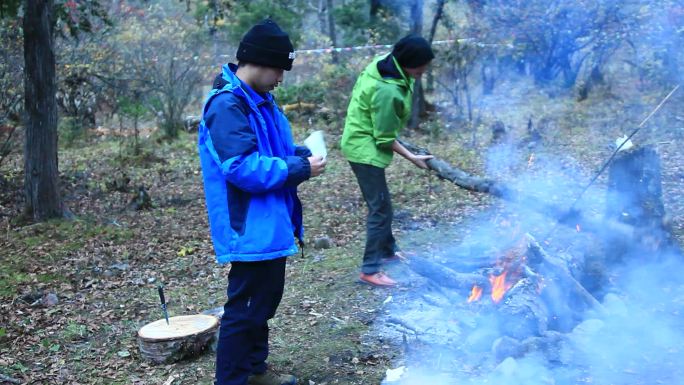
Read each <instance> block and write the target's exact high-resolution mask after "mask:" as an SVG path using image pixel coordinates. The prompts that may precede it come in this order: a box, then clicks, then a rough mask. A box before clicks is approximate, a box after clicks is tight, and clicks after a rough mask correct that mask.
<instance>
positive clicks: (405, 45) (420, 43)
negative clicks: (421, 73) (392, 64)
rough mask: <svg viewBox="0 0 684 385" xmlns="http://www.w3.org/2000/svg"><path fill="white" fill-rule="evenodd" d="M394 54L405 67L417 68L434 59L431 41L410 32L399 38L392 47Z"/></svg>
mask: <svg viewBox="0 0 684 385" xmlns="http://www.w3.org/2000/svg"><path fill="white" fill-rule="evenodd" d="M392 55H394V57H395V58H396V59H397V62H398V63H399V65H400V66H402V67H404V68H417V67H420V66H422V65H425V64H427V63H429V62H430V61H431V60H432V59H434V57H435V54H434V53H432V48H430V43H428V41H427V40H425V39H424V38H422V37H421V36H418V35H416V34H409V35H406V36H404V37H403V38H402V39H401V40H399V41H398V42H397V43H396V44H395V45H394V48H393V49H392Z"/></svg>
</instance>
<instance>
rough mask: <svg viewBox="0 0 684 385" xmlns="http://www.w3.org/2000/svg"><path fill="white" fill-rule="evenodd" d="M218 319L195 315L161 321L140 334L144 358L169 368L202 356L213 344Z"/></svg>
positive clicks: (147, 326)
mask: <svg viewBox="0 0 684 385" xmlns="http://www.w3.org/2000/svg"><path fill="white" fill-rule="evenodd" d="M218 327H219V322H218V319H217V318H216V317H214V316H211V315H206V314H195V315H184V316H177V317H171V318H169V324H168V325H167V324H166V320H164V319H161V320H159V321H155V322H152V323H149V324H147V325H145V326H143V327H142V328H141V329H140V330H138V347H139V348H140V353H141V354H142V357H143V358H145V359H147V360H149V361H152V362H153V363H155V364H169V363H172V362H176V361H179V360H181V359H183V358H186V357H192V356H196V355H198V354H200V353H202V352H203V351H204V350H205V349H206V348H207V346H208V345H209V344H210V343H211V342H212V341H213V340H214V338H215V336H216V331H217V330H218Z"/></svg>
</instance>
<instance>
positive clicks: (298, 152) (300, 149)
mask: <svg viewBox="0 0 684 385" xmlns="http://www.w3.org/2000/svg"><path fill="white" fill-rule="evenodd" d="M294 154H295V156H301V157H304V158H308V157H310V156H312V155H313V154H312V153H311V150H309V147H306V146H297V147H295V151H294Z"/></svg>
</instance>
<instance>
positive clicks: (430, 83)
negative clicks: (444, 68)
mask: <svg viewBox="0 0 684 385" xmlns="http://www.w3.org/2000/svg"><path fill="white" fill-rule="evenodd" d="M445 3H446V0H437V6H436V7H435V17H433V18H432V26H431V27H430V36H428V41H429V42H430V44H432V42H433V41H434V40H435V34H436V33H437V24H438V23H439V20H440V19H441V18H442V15H443V14H444V4H445ZM434 82H435V79H434V74H433V73H432V68H430V70H428V73H427V85H426V87H425V89H426V90H427V91H432V90H433V89H434V88H435V86H434Z"/></svg>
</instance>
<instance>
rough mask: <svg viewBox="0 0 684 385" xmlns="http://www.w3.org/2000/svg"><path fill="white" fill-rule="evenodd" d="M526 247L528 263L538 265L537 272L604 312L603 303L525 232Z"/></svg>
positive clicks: (558, 260) (591, 306)
mask: <svg viewBox="0 0 684 385" xmlns="http://www.w3.org/2000/svg"><path fill="white" fill-rule="evenodd" d="M526 237H527V241H528V248H529V250H530V253H529V255H528V256H527V257H528V259H529V261H530V263H532V264H536V265H540V268H539V269H538V270H537V272H539V273H541V275H542V276H544V277H545V279H555V280H557V281H558V283H557V284H558V285H560V286H561V288H565V289H568V290H570V291H571V292H572V293H573V294H574V295H576V296H577V297H578V298H580V299H581V300H582V301H584V302H585V303H586V304H587V305H588V306H589V307H590V308H593V309H595V310H598V311H600V312H605V309H604V308H603V305H601V303H600V302H599V301H598V300H597V299H596V298H595V297H594V296H593V295H591V293H589V292H588V291H587V289H585V288H584V286H582V284H580V283H579V282H577V280H576V279H575V278H574V277H573V276H572V274H570V271H569V270H568V268H567V266H566V265H565V264H564V263H563V261H561V260H560V259H558V258H555V257H552V256H551V255H549V254H547V253H546V251H545V250H544V249H543V248H542V247H541V245H540V244H539V242H537V241H536V240H535V239H534V237H532V236H531V235H529V234H527V235H526Z"/></svg>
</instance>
